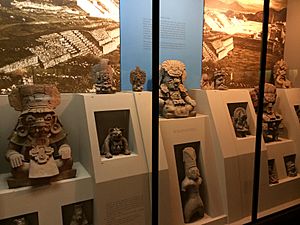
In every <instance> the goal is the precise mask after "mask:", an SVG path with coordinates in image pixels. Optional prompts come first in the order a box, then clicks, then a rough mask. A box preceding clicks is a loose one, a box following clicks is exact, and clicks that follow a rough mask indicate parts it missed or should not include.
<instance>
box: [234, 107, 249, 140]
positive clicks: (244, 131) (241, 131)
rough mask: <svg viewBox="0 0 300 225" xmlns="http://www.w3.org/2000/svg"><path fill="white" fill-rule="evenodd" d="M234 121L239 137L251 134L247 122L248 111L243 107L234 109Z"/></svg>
mask: <svg viewBox="0 0 300 225" xmlns="http://www.w3.org/2000/svg"><path fill="white" fill-rule="evenodd" d="M232 122H233V127H234V130H235V134H236V136H237V137H246V136H247V135H249V134H250V132H249V125H248V122H247V112H246V110H245V109H244V108H243V107H237V108H236V109H235V110H234V112H233V117H232Z"/></svg>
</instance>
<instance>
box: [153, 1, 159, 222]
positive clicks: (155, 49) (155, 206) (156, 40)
mask: <svg viewBox="0 0 300 225" xmlns="http://www.w3.org/2000/svg"><path fill="white" fill-rule="evenodd" d="M159 6H160V1H159V0H152V225H156V224H158V220H159V219H158V218H159V216H158V215H159V204H158V202H159V200H158V199H159V179H158V169H159V168H158V165H159V143H158V141H159V140H158V122H159V120H158V117H159V114H158V109H159V99H158V89H159V87H158V83H159V18H160V15H159V14H160V13H159V12H160V7H159Z"/></svg>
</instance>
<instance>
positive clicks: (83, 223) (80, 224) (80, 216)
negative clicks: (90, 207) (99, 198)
mask: <svg viewBox="0 0 300 225" xmlns="http://www.w3.org/2000/svg"><path fill="white" fill-rule="evenodd" d="M88 224H89V222H88V220H87V218H86V215H85V213H84V211H83V208H82V204H77V205H75V206H74V211H73V215H72V220H71V222H70V225H88Z"/></svg>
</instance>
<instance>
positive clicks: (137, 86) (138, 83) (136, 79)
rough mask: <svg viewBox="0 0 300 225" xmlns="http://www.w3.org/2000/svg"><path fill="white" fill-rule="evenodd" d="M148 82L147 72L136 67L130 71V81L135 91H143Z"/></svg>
mask: <svg viewBox="0 0 300 225" xmlns="http://www.w3.org/2000/svg"><path fill="white" fill-rule="evenodd" d="M145 82H146V72H145V71H144V70H141V69H140V67H138V66H137V67H136V68H135V70H132V71H130V83H131V84H132V90H133V91H143V89H144V86H143V85H144V84H145Z"/></svg>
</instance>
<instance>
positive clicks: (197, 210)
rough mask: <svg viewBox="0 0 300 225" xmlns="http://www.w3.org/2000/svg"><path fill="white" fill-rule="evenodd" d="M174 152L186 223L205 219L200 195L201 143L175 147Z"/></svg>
mask: <svg viewBox="0 0 300 225" xmlns="http://www.w3.org/2000/svg"><path fill="white" fill-rule="evenodd" d="M174 151H175V158H176V167H177V174H178V183H179V185H180V190H181V191H180V197H181V204H182V210H183V216H184V222H185V223H190V222H194V221H197V220H199V219H201V218H202V217H204V210H205V209H204V204H203V201H202V197H201V196H203V194H202V193H200V192H201V190H200V188H201V184H202V177H201V174H200V166H199V165H200V141H198V142H191V143H184V144H178V145H174Z"/></svg>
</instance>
